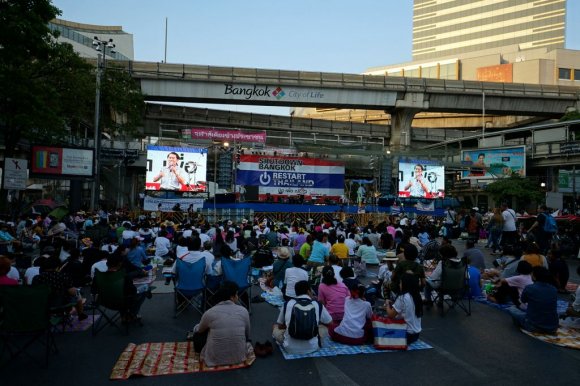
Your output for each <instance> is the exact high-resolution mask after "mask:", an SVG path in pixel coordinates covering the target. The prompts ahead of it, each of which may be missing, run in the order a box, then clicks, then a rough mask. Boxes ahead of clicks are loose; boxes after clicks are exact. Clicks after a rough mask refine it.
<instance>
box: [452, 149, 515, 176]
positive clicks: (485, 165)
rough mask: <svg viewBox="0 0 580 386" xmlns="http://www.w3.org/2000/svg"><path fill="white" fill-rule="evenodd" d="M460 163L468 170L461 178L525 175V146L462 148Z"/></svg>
mask: <svg viewBox="0 0 580 386" xmlns="http://www.w3.org/2000/svg"><path fill="white" fill-rule="evenodd" d="M461 163H462V164H463V165H465V166H468V167H469V168H470V170H468V171H463V172H462V174H461V178H471V179H497V178H505V177H509V176H511V175H513V174H519V175H520V176H522V177H525V175H526V148H525V146H516V147H508V148H505V147H504V148H496V149H476V150H463V151H462V152H461Z"/></svg>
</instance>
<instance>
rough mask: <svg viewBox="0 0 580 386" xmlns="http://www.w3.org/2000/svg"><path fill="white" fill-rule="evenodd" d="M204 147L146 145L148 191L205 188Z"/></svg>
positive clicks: (204, 189)
mask: <svg viewBox="0 0 580 386" xmlns="http://www.w3.org/2000/svg"><path fill="white" fill-rule="evenodd" d="M207 162H208V161H207V149H202V148H189V147H168V146H148V147H147V174H146V175H145V188H146V189H147V190H173V191H181V192H205V191H207V181H206V174H207Z"/></svg>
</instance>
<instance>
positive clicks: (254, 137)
mask: <svg viewBox="0 0 580 386" xmlns="http://www.w3.org/2000/svg"><path fill="white" fill-rule="evenodd" d="M190 134H191V139H205V140H220V141H232V142H234V141H235V142H257V143H266V132H265V131H262V132H258V133H248V132H243V131H241V130H216V129H210V128H198V127H194V128H192V129H191V131H190Z"/></svg>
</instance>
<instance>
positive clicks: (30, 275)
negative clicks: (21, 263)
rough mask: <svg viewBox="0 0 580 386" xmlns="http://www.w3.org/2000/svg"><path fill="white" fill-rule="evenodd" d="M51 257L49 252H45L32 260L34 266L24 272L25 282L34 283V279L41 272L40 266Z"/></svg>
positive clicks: (27, 283)
mask: <svg viewBox="0 0 580 386" xmlns="http://www.w3.org/2000/svg"><path fill="white" fill-rule="evenodd" d="M49 257H50V254H49V253H43V254H42V255H40V256H38V257H37V258H36V259H34V260H33V261H32V267H29V268H26V271H25V272H24V284H26V285H32V280H34V278H35V277H36V276H38V275H39V274H40V267H41V266H42V265H43V264H44V261H45V260H46V259H48V258H49Z"/></svg>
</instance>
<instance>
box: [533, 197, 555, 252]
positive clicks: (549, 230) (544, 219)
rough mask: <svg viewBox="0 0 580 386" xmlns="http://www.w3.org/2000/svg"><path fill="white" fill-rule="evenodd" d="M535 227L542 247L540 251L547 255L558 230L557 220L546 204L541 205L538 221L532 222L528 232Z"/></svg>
mask: <svg viewBox="0 0 580 386" xmlns="http://www.w3.org/2000/svg"><path fill="white" fill-rule="evenodd" d="M534 229H535V230H536V231H535V232H534V236H535V238H536V242H537V243H538V246H539V247H540V252H542V253H543V254H544V255H545V254H546V253H547V252H548V250H549V249H550V245H551V244H552V237H553V236H554V235H555V234H556V233H557V232H558V225H557V224H556V220H555V219H554V217H553V216H552V215H551V214H550V213H549V212H548V208H547V207H546V205H540V207H539V208H538V216H537V217H536V222H534V223H533V224H532V226H531V227H530V229H529V230H528V232H530V233H532V231H534Z"/></svg>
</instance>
